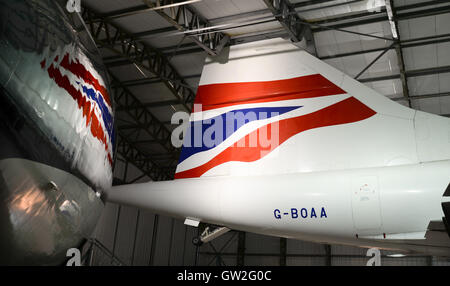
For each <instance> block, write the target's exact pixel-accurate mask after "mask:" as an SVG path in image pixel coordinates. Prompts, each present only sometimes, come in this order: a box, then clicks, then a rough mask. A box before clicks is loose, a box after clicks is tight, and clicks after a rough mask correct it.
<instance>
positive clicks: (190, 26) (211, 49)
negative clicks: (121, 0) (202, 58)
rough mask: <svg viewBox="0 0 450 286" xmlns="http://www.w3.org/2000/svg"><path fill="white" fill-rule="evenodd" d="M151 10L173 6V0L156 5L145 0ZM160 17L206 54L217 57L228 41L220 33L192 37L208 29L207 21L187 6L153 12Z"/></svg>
mask: <svg viewBox="0 0 450 286" xmlns="http://www.w3.org/2000/svg"><path fill="white" fill-rule="evenodd" d="M145 3H146V4H147V6H148V7H149V8H151V9H156V8H158V7H160V8H161V7H164V6H166V5H170V4H173V3H174V1H173V0H159V1H158V2H157V3H156V4H155V3H153V2H150V1H148V0H145ZM155 12H156V13H158V14H159V15H160V16H161V17H163V18H164V19H165V20H167V21H168V22H169V23H170V24H171V25H172V26H174V27H175V28H176V29H177V30H178V31H180V32H181V33H183V34H184V35H185V36H187V37H189V38H191V39H192V40H193V41H194V42H195V43H196V44H197V45H198V46H199V47H201V48H202V49H204V50H205V51H206V52H207V53H208V54H210V55H212V56H217V55H218V54H220V52H221V51H222V49H223V48H224V47H225V45H226V44H227V43H228V41H229V40H230V38H229V36H228V35H225V34H223V33H220V32H214V31H211V33H207V34H200V35H192V33H196V32H198V31H204V30H207V29H208V27H210V26H211V25H210V23H209V22H208V20H206V19H205V18H203V17H202V16H201V15H200V14H199V13H198V12H197V11H196V10H195V9H194V8H193V7H191V6H189V5H181V6H171V7H169V8H161V9H157V10H155Z"/></svg>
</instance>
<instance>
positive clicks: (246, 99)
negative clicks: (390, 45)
mask: <svg viewBox="0 0 450 286" xmlns="http://www.w3.org/2000/svg"><path fill="white" fill-rule="evenodd" d="M343 93H345V91H344V90H342V89H341V88H339V87H338V86H336V85H335V84H333V83H332V82H331V81H329V80H327V79H326V78H325V77H323V76H322V75H320V74H314V75H308V76H302V77H297V78H292V79H284V80H276V81H265V82H243V83H219V84H209V85H202V86H199V88H198V91H197V96H196V98H195V103H196V104H202V110H210V109H215V108H220V107H226V106H233V105H237V104H246V103H259V102H272V101H279V100H288V99H299V98H312V97H319V96H328V95H335V94H343Z"/></svg>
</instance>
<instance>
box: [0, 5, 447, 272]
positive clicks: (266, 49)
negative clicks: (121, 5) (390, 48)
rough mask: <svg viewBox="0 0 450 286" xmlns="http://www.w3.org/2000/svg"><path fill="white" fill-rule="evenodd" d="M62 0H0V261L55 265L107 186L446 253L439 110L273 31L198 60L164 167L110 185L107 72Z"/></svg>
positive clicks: (254, 225) (271, 231)
mask: <svg viewBox="0 0 450 286" xmlns="http://www.w3.org/2000/svg"><path fill="white" fill-rule="evenodd" d="M59 2H60V1H50V0H0V4H1V6H2V9H1V10H0V33H1V34H0V88H1V89H0V110H1V111H0V143H1V146H0V147H1V148H0V238H1V239H0V264H7V265H13V264H28V265H29V264H39V265H48V264H61V263H63V262H64V260H65V259H66V253H67V250H68V249H69V248H72V247H78V246H79V245H80V244H81V243H83V240H84V239H86V238H88V237H90V235H91V234H92V232H93V230H94V228H95V226H96V224H97V221H98V218H99V216H100V214H101V211H102V208H103V201H102V200H107V201H109V202H112V203H119V204H125V205H131V206H136V207H139V208H145V209H149V210H152V211H154V212H157V213H161V214H165V215H169V216H173V217H176V218H180V219H183V220H185V222H186V223H188V224H190V225H194V226H198V225H199V223H200V222H202V223H207V224H211V225H216V226H220V227H221V228H220V229H222V230H221V232H220V233H223V231H226V230H227V229H228V230H229V229H235V230H241V231H249V232H255V233H260V234H265V235H272V236H278V237H286V238H294V239H301V240H307V241H314V242H318V243H329V244H347V245H354V246H360V247H377V248H384V249H396V250H400V251H403V252H407V253H416V252H420V253H426V254H429V255H437V256H450V237H449V233H450V228H449V223H448V221H449V220H450V186H449V183H450V119H449V118H445V117H440V116H437V115H433V114H428V113H425V112H421V111H417V110H413V109H410V108H407V107H405V106H402V105H400V104H398V103H396V102H394V101H392V100H390V99H388V98H386V97H384V96H382V95H380V94H378V93H377V92H375V91H374V90H372V89H370V88H368V87H366V86H364V85H363V84H361V83H360V82H358V81H356V80H354V79H352V78H351V77H349V76H347V75H345V74H343V73H342V72H340V71H338V70H336V69H335V68H333V67H331V66H329V65H328V64H326V63H324V62H323V61H321V60H319V59H317V58H316V57H314V56H312V55H310V54H309V53H308V52H306V51H305V50H303V49H302V48H300V47H299V46H297V45H294V44H293V43H291V42H290V41H289V40H285V39H281V38H280V39H271V40H264V41H259V42H254V43H247V44H241V45H235V46H232V47H229V48H225V49H224V51H223V52H222V55H221V56H220V58H207V60H206V62H205V65H204V68H203V72H202V76H201V80H200V85H199V88H198V92H197V96H196V99H195V102H194V108H193V110H192V113H191V114H190V117H189V120H188V121H187V122H184V123H183V124H182V126H183V128H184V127H185V130H184V132H183V142H182V143H183V144H182V145H183V148H182V151H181V155H180V159H179V164H178V166H177V170H176V174H175V180H173V181H165V182H148V183H144V184H131V185H124V186H115V187H111V185H112V178H113V176H112V171H113V166H114V164H113V163H114V151H115V150H114V149H115V148H114V145H115V132H114V106H113V104H114V100H113V98H112V95H111V93H110V90H109V84H108V78H107V73H106V71H105V68H104V66H103V65H102V63H101V61H100V60H99V58H100V57H99V55H98V52H97V50H96V49H95V47H89V43H85V42H84V41H83V39H84V38H83V37H82V36H81V35H80V34H79V32H77V30H76V29H75V24H74V23H73V22H72V21H71V18H70V17H68V16H67V15H66V12H65V11H64V9H63V6H62V5H61V3H59ZM61 2H62V1H61ZM91 44H92V43H91ZM175 137H176V136H173V137H172V138H175ZM174 144H175V143H174ZM177 144H178V143H177ZM218 233H219V232H218ZM205 241H206V240H205Z"/></svg>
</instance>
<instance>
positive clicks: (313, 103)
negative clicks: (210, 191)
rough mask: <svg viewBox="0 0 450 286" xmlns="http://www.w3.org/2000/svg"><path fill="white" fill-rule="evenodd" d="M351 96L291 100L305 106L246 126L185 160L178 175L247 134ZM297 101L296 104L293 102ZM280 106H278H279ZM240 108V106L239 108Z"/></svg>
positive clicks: (210, 157)
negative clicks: (210, 147)
mask: <svg viewBox="0 0 450 286" xmlns="http://www.w3.org/2000/svg"><path fill="white" fill-rule="evenodd" d="M349 97H350V96H349V95H348V94H340V95H333V96H327V97H319V98H308V99H296V100H289V101H290V102H291V105H287V106H292V105H299V106H303V107H302V108H299V109H296V110H293V111H290V112H287V113H285V114H282V115H280V116H276V117H273V118H268V119H264V120H257V121H253V122H250V123H247V124H245V125H244V126H242V127H241V128H239V129H238V130H237V131H236V132H235V133H233V135H231V136H230V137H228V138H227V139H226V140H225V141H224V142H222V143H221V144H219V145H218V146H216V147H215V148H213V149H210V150H208V151H203V152H199V153H197V154H194V155H192V156H191V157H189V158H188V159H186V160H184V161H183V162H181V163H180V164H178V166H177V171H176V172H177V173H179V172H183V171H186V170H189V169H192V168H196V167H198V166H201V165H203V164H205V163H207V162H208V161H210V160H211V159H212V158H214V157H215V156H217V155H219V154H220V153H221V152H223V151H224V150H225V149H226V148H228V147H230V146H231V145H233V144H234V143H236V142H237V141H239V140H240V139H241V138H243V137H244V136H246V135H247V134H249V133H251V132H253V131H254V130H256V129H258V128H260V127H262V126H264V125H266V124H269V123H272V122H276V121H279V120H282V119H287V118H292V117H297V116H302V115H306V114H309V113H312V112H315V111H318V110H321V109H323V108H326V107H328V106H331V105H333V104H335V103H337V102H340V101H342V100H344V99H347V98H349ZM293 101H295V104H293V103H292V102H293ZM277 106H278V105H277ZM239 108H240V106H239Z"/></svg>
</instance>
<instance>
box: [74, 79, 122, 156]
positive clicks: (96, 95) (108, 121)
mask: <svg viewBox="0 0 450 286" xmlns="http://www.w3.org/2000/svg"><path fill="white" fill-rule="evenodd" d="M77 83H78V84H80V82H77ZM81 87H82V88H83V92H84V93H85V94H86V95H87V96H88V97H89V98H90V99H92V100H94V101H95V102H97V104H98V107H99V108H100V112H101V114H102V119H103V124H104V125H105V128H106V131H107V133H108V136H109V139H110V141H111V144H112V146H113V148H114V146H115V133H114V119H113V116H112V114H111V113H110V112H109V109H108V107H107V105H106V104H105V101H104V100H103V96H102V95H101V93H100V92H97V91H96V90H95V89H92V88H87V87H86V86H84V85H81Z"/></svg>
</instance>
